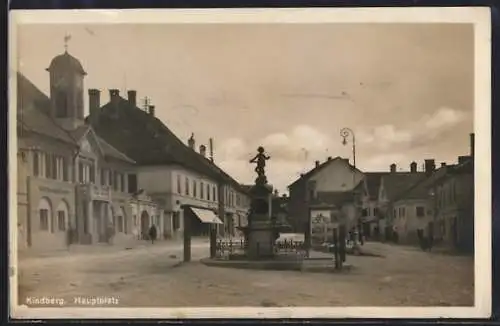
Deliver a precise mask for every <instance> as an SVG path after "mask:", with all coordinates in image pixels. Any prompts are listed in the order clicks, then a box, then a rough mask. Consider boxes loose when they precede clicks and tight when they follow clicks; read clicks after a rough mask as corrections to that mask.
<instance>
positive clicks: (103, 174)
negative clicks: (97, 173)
mask: <svg viewBox="0 0 500 326" xmlns="http://www.w3.org/2000/svg"><path fill="white" fill-rule="evenodd" d="M105 185H106V170H105V169H101V186H105Z"/></svg>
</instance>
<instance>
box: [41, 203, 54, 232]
mask: <svg viewBox="0 0 500 326" xmlns="http://www.w3.org/2000/svg"><path fill="white" fill-rule="evenodd" d="M38 214H39V218H40V230H42V231H49V227H50V229H51V230H53V223H51V222H52V221H51V220H52V204H51V203H50V200H49V199H48V198H46V197H43V198H42V199H40V202H39V203H38Z"/></svg>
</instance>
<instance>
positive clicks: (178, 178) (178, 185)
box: [177, 174, 182, 194]
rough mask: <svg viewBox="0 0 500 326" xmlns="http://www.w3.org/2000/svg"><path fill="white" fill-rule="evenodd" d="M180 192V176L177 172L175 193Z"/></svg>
mask: <svg viewBox="0 0 500 326" xmlns="http://www.w3.org/2000/svg"><path fill="white" fill-rule="evenodd" d="M181 192H182V190H181V176H180V175H179V174H178V175H177V193H178V194H180V193H181Z"/></svg>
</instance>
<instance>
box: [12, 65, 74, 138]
mask: <svg viewBox="0 0 500 326" xmlns="http://www.w3.org/2000/svg"><path fill="white" fill-rule="evenodd" d="M49 109H50V99H49V98H48V96H47V95H45V94H44V93H43V92H42V91H41V90H39V89H38V88H37V87H36V86H35V85H33V83H31V81H29V80H28V79H27V78H26V77H25V76H24V75H23V74H21V73H19V72H18V73H17V122H18V126H19V127H21V128H22V129H23V130H26V131H31V132H33V133H36V134H39V135H43V136H46V137H50V138H52V139H56V140H59V141H62V142H65V143H67V144H70V145H74V146H76V141H75V139H74V138H73V137H71V135H70V134H69V133H68V132H67V131H65V130H64V129H62V128H61V127H60V126H59V125H58V124H57V123H56V122H55V121H54V120H53V119H52V118H51V117H50V116H49Z"/></svg>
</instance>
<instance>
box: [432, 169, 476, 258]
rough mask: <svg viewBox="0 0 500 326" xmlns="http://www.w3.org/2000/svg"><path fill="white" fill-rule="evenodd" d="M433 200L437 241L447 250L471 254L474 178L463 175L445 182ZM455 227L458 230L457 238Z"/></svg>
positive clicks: (470, 175) (472, 243)
mask: <svg viewBox="0 0 500 326" xmlns="http://www.w3.org/2000/svg"><path fill="white" fill-rule="evenodd" d="M436 197H437V198H436V206H437V207H436V208H437V215H436V229H437V237H438V239H440V240H442V241H443V242H444V244H445V245H446V246H449V247H454V248H456V249H461V250H465V251H471V250H473V247H474V176H473V175H472V174H462V175H454V176H452V177H450V178H448V179H446V181H445V182H444V183H443V184H441V185H439V186H438V187H437V189H436ZM454 224H455V225H456V226H454ZM454 227H456V229H457V230H456V234H454ZM454 237H456V239H454Z"/></svg>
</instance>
